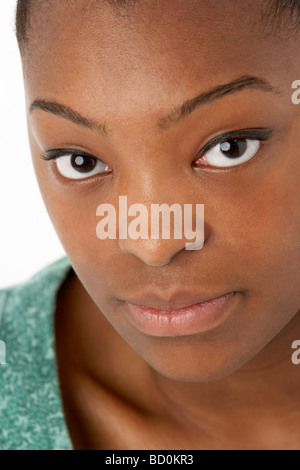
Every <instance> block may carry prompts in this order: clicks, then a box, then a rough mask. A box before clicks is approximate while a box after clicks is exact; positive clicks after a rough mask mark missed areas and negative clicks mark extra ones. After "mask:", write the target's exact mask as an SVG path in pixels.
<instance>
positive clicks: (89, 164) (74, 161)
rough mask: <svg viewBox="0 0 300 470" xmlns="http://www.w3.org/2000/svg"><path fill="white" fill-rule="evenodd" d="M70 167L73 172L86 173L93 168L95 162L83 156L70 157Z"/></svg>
mask: <svg viewBox="0 0 300 470" xmlns="http://www.w3.org/2000/svg"><path fill="white" fill-rule="evenodd" d="M71 165H72V167H73V168H74V170H76V171H79V172H80V173H88V172H90V171H92V170H93V169H94V168H95V166H96V160H95V159H94V158H91V157H86V156H83V155H72V158H71Z"/></svg>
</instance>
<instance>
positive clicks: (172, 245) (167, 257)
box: [119, 238, 185, 267]
mask: <svg viewBox="0 0 300 470" xmlns="http://www.w3.org/2000/svg"><path fill="white" fill-rule="evenodd" d="M119 247H120V249H121V251H123V252H124V253H130V254H132V255H134V256H136V257H137V258H139V259H140V260H141V261H143V262H144V263H145V264H147V265H149V266H157V267H158V266H165V265H167V264H169V263H170V261H171V260H172V259H173V258H174V257H175V255H176V254H177V253H179V252H180V251H182V250H184V249H185V241H184V240H174V239H173V240H172V239H170V240H162V239H159V240H151V239H148V240H143V239H138V240H132V239H130V238H128V239H127V240H119Z"/></svg>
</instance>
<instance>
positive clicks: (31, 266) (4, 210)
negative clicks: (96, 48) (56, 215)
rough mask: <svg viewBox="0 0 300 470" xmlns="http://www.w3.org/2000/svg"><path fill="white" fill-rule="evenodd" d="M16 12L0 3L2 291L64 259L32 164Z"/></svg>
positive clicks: (12, 3)
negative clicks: (15, 22)
mask: <svg viewBox="0 0 300 470" xmlns="http://www.w3.org/2000/svg"><path fill="white" fill-rule="evenodd" d="M15 7H16V0H1V1H0V59H1V73H0V137H1V139H0V288H2V287H6V286H9V285H12V284H16V283H18V282H22V281H24V280H26V279H27V278H28V277H29V276H31V275H32V274H34V273H35V272H37V271H38V270H39V269H41V268H43V267H44V266H46V265H47V264H48V263H50V262H52V261H54V260H56V259H58V258H60V257H61V256H64V251H63V248H62V246H61V244H60V242H59V240H58V238H57V236H56V233H55V231H54V229H53V228H52V225H51V222H50V220H49V217H48V214H47V212H46V209H45V208H44V205H43V201H42V198H41V196H40V193H39V189H38V185H37V183H36V180H35V175H34V171H33V167H32V163H31V156H30V150H29V144H28V138H27V128H26V113H25V98H24V90H23V77H22V70H21V61H20V57H19V51H18V47H17V42H16V39H15V33H14V15H15Z"/></svg>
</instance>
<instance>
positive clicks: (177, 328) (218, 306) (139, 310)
mask: <svg viewBox="0 0 300 470" xmlns="http://www.w3.org/2000/svg"><path fill="white" fill-rule="evenodd" d="M237 294H238V293H237V292H235V291H232V292H228V293H225V294H221V295H218V294H217V295H216V294H215V295H206V296H201V295H200V296H199V294H198V295H197V294H196V293H194V294H190V295H189V294H187V293H180V294H176V295H173V296H171V297H170V299H169V300H168V301H165V300H163V299H162V298H160V297H158V296H157V295H156V294H149V293H148V294H145V296H139V297H136V298H135V299H134V302H133V301H132V300H130V301H124V302H122V304H121V307H122V309H123V312H124V314H125V316H126V318H127V320H128V321H129V322H130V323H131V324H132V325H133V326H134V327H135V328H136V329H138V330H139V331H141V332H142V333H144V334H147V335H150V336H186V335H193V334H197V333H201V332H205V331H208V330H210V329H213V328H215V327H217V326H218V325H219V324H220V323H221V322H222V321H223V320H224V319H225V318H226V317H227V316H228V315H229V313H230V312H231V311H232V308H233V306H234V304H236V302H237V301H238V298H239V296H238V295H237ZM199 297H200V299H199ZM195 299H196V300H195Z"/></svg>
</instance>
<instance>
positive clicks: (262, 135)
mask: <svg viewBox="0 0 300 470" xmlns="http://www.w3.org/2000/svg"><path fill="white" fill-rule="evenodd" d="M273 132H274V131H273V130H271V129H252V130H249V129H248V130H240V131H235V132H228V133H226V134H222V135H220V136H218V137H216V138H214V139H213V140H211V141H210V142H208V143H207V144H206V145H204V147H202V148H201V150H200V151H199V152H198V153H197V155H196V157H195V158H194V160H193V162H192V165H194V164H195V163H196V162H197V161H198V160H199V159H201V158H202V157H203V156H204V155H205V154H206V153H207V152H208V151H209V150H211V149H212V148H213V147H215V146H216V145H218V144H222V143H224V142H227V141H228V140H233V139H248V140H259V141H260V142H265V141H267V140H269V139H270V138H271V136H272V134H273ZM67 154H70V155H78V156H80V155H82V156H86V157H89V158H93V159H96V160H100V161H103V160H101V159H99V158H97V157H95V156H94V155H91V154H90V153H87V152H85V151H83V150H79V149H54V150H49V151H46V152H42V154H41V158H42V159H43V160H46V161H51V160H56V159H57V158H59V157H61V156H65V155H67ZM250 161H251V160H250ZM243 165H245V163H244V164H242V165H239V166H243ZM199 166H201V165H199ZM199 166H198V168H199ZM203 166H204V165H203ZM239 166H236V167H233V169H234V170H236V169H237V168H238V167H239ZM205 169H206V170H207V169H212V170H214V169H215V170H220V168H218V167H214V166H212V165H206V166H205ZM221 170H224V168H223V169H221ZM228 170H231V168H230V167H228V168H227V171H228ZM110 173H111V172H107V173H102V174H101V173H99V174H97V175H96V176H98V177H99V176H105V175H107V174H110ZM64 179H65V178H64ZM86 179H88V177H87V178H84V179H82V180H81V181H82V182H83V181H84V180H86ZM74 181H77V180H74Z"/></svg>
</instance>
